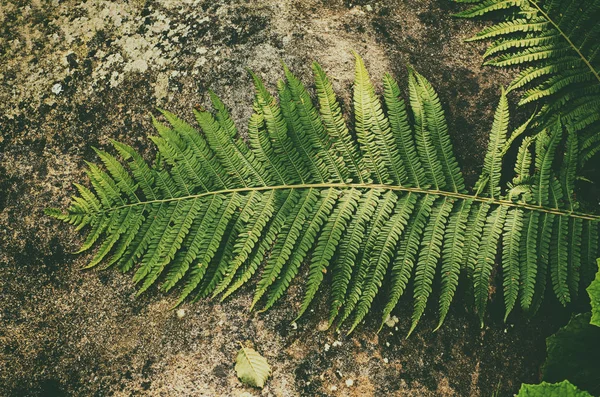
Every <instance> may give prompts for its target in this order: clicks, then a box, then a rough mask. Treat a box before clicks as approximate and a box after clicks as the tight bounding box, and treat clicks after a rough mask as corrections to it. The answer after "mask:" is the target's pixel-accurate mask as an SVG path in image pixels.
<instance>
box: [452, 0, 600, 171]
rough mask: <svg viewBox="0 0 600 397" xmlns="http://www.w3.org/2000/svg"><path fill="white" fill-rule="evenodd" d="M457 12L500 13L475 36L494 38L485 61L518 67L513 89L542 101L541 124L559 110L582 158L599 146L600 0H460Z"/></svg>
mask: <svg viewBox="0 0 600 397" xmlns="http://www.w3.org/2000/svg"><path fill="white" fill-rule="evenodd" d="M455 1H456V2H459V3H469V6H470V7H469V8H468V9H466V10H464V11H463V12H460V13H458V14H457V16H458V17H463V18H474V17H482V16H490V17H496V18H497V17H500V19H501V22H498V23H495V24H493V25H490V26H488V27H486V28H484V29H483V30H482V31H481V32H479V33H478V34H477V35H476V36H475V37H473V38H471V39H470V40H490V41H492V43H491V44H490V46H489V47H488V49H487V51H486V52H485V54H484V58H486V59H487V60H486V62H485V64H486V65H492V66H496V67H518V68H519V70H520V72H519V74H518V75H517V76H516V77H515V79H514V80H513V81H512V82H511V84H510V85H509V87H508V91H512V90H516V89H522V91H523V95H522V98H521V101H520V104H527V103H537V104H538V108H539V110H538V113H537V115H538V117H537V118H536V121H537V124H538V125H539V126H540V128H544V127H547V126H548V125H550V124H552V123H553V122H554V121H555V119H556V117H557V116H560V117H561V118H562V120H563V122H564V123H565V125H568V126H569V128H571V129H572V130H573V131H574V132H577V134H578V137H579V145H580V160H581V161H582V162H584V161H587V160H589V159H590V158H591V157H593V156H594V155H595V154H596V153H598V152H600V75H599V70H600V55H599V53H600V24H599V23H598V21H599V20H600V1H598V0H479V1H477V0H476V1H473V0H455Z"/></svg>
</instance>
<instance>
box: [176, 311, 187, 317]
mask: <svg viewBox="0 0 600 397" xmlns="http://www.w3.org/2000/svg"><path fill="white" fill-rule="evenodd" d="M183 316H185V310H184V309H178V310H177V318H183Z"/></svg>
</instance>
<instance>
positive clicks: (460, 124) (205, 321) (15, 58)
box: [0, 0, 564, 396]
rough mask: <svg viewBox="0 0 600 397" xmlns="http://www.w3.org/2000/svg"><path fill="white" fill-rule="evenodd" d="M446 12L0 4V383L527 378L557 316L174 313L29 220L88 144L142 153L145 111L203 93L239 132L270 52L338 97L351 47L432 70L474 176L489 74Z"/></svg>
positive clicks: (335, 383) (201, 385) (379, 69)
mask: <svg viewBox="0 0 600 397" xmlns="http://www.w3.org/2000/svg"><path fill="white" fill-rule="evenodd" d="M457 9H458V8H457V6H455V5H453V4H452V3H451V2H450V1H447V0H387V1H368V2H367V1H361V0H359V1H342V0H299V1H292V0H285V1H277V0H263V1H260V2H256V1H241V0H210V1H208V0H206V1H205V0H194V1H192V0H183V1H179V0H178V1H175V0H165V1H162V2H158V1H140V0H132V1H130V2H128V3H125V2H113V1H107V0H88V1H86V2H78V1H74V0H65V1H58V0H54V1H47V0H29V1H16V0H4V1H3V2H2V5H1V6H0V26H1V28H0V385H1V387H0V395H7V396H26V395H33V396H35V395H40V396H53V395H57V396H60V395H81V396H83V395H116V396H130V395H152V396H159V395H165V396H167V395H168V396H189V395H195V396H256V395H262V396H315V395H317V396H374V395H398V396H402V395H407V396H488V395H491V394H492V393H494V392H495V391H499V392H500V394H499V395H512V393H514V392H516V391H517V389H518V386H519V384H520V383H521V382H523V381H527V382H534V381H536V380H537V377H538V374H537V368H538V366H539V364H540V363H541V361H542V360H543V355H544V337H545V336H547V335H549V334H550V333H552V332H553V331H554V330H555V329H556V328H557V324H558V322H559V320H558V319H557V318H564V313H562V314H561V313H559V314H556V313H553V316H544V315H542V316H540V317H538V318H534V319H533V320H531V321H529V320H526V319H525V318H524V317H523V316H522V315H521V314H517V315H514V318H515V320H514V321H516V322H517V324H516V325H515V326H514V327H510V328H508V331H507V330H506V328H505V325H504V324H503V323H502V322H501V319H502V316H501V314H500V310H501V307H502V304H501V302H499V299H495V300H494V301H493V302H492V303H491V306H490V312H491V313H490V315H489V318H488V319H487V323H488V324H489V326H488V327H486V328H485V329H483V330H480V329H479V326H478V321H477V320H476V316H475V315H474V314H473V313H470V312H467V311H466V309H464V307H470V305H464V304H461V303H460V302H459V303H458V304H456V305H455V306H454V307H453V309H452V310H451V313H450V314H449V316H448V319H447V321H446V325H445V327H443V328H442V329H441V330H439V331H438V332H436V333H431V330H432V329H433V328H434V327H435V310H434V309H433V308H432V309H430V311H428V312H427V313H426V315H425V317H424V318H423V319H422V320H421V324H420V325H419V330H418V332H415V334H413V336H411V338H410V339H408V340H406V339H404V335H405V334H406V332H407V330H408V325H409V320H408V318H409V315H410V310H411V308H410V303H409V302H407V301H405V302H404V304H403V305H402V307H401V308H400V309H399V310H398V311H397V313H396V316H397V317H398V318H399V322H398V325H397V330H396V329H394V330H392V328H388V327H386V328H384V330H383V331H382V332H381V333H380V334H376V332H375V331H376V326H377V325H378V318H376V316H375V315H373V316H370V317H368V318H367V321H366V324H365V325H364V326H362V327H359V329H358V330H357V331H355V332H354V333H353V334H352V335H351V336H349V337H345V336H343V335H338V334H336V333H335V332H334V331H325V332H321V331H319V330H318V328H319V326H318V325H319V324H320V322H321V321H322V320H323V317H322V313H323V312H324V310H320V309H323V308H324V305H325V304H326V302H325V301H324V300H323V301H321V302H317V304H315V306H314V308H315V311H314V313H310V314H309V315H307V316H306V317H305V318H303V319H302V320H300V321H298V322H297V324H296V323H293V324H292V323H291V322H292V320H293V318H294V317H295V316H294V313H295V310H296V309H297V308H298V303H299V302H298V301H299V299H298V296H297V295H298V293H299V292H301V291H300V289H299V288H298V287H295V288H292V290H291V293H290V294H289V295H288V296H287V297H286V298H285V299H284V301H283V302H282V303H280V304H279V305H277V306H276V308H275V309H274V310H271V311H270V312H267V313H265V314H260V315H257V314H255V313H248V311H247V307H248V305H249V303H250V301H251V295H250V292H251V290H250V288H246V289H245V290H244V291H243V292H242V293H240V294H237V295H236V297H234V298H233V299H231V300H228V301H226V302H225V303H222V304H220V303H217V302H210V301H203V302H199V303H198V304H184V305H183V306H182V309H184V310H185V312H177V311H173V310H170V307H171V305H172V303H173V302H174V296H173V295H163V294H162V293H160V292H158V291H157V290H156V289H151V290H150V291H148V292H147V293H145V294H144V295H143V296H142V297H140V298H137V299H134V294H135V291H136V290H135V286H133V285H132V283H131V282H130V277H131V275H130V274H125V275H123V274H120V273H118V272H116V271H104V272H97V271H80V270H79V269H80V268H81V267H82V266H83V265H84V264H85V263H86V261H87V260H88V259H89V255H88V254H86V255H72V254H71V253H70V252H72V251H74V250H75V249H76V247H77V246H78V245H79V243H80V242H81V239H82V235H81V234H78V233H74V232H73V231H72V230H71V229H70V228H68V227H65V226H63V225H60V224H59V223H58V222H56V221H54V220H52V219H49V218H48V217H46V216H44V215H43V210H44V208H45V207H48V206H53V207H65V206H66V205H67V204H68V203H69V196H70V195H72V194H74V188H73V185H72V184H73V182H80V181H85V180H86V177H85V174H84V169H85V167H84V166H85V163H84V160H95V158H96V157H95V154H94V152H93V150H92V146H95V147H99V148H107V147H108V145H109V140H110V139H116V140H120V141H124V142H126V143H128V144H130V145H132V146H134V147H136V148H139V150H140V151H141V152H142V153H144V154H145V155H146V156H150V155H151V154H152V151H153V149H152V145H151V144H150V141H149V140H148V139H147V135H148V134H150V133H152V126H151V120H150V114H157V112H156V111H155V109H156V107H162V108H165V109H168V110H170V111H172V112H175V113H177V114H180V115H182V116H184V117H185V118H187V119H191V109H192V107H193V106H194V105H196V104H205V103H206V99H207V89H212V90H214V91H216V92H217V93H218V94H219V95H221V96H222V98H223V100H224V101H225V102H226V103H227V104H228V105H229V106H231V107H232V108H233V115H234V117H235V119H236V121H237V122H238V126H239V128H240V130H241V132H242V133H244V131H245V124H246V122H247V120H248V118H249V116H250V113H251V103H252V95H253V94H252V89H251V83H250V80H249V78H248V75H247V73H246V71H245V69H246V68H250V69H252V70H254V71H255V72H257V73H258V74H259V75H260V76H261V77H262V78H263V79H264V80H265V81H266V83H267V84H268V86H269V87H270V88H271V89H273V87H274V86H275V83H276V81H277V79H279V78H281V77H282V71H281V68H280V61H281V60H283V61H285V62H286V63H287V64H288V65H289V66H290V68H291V69H292V70H294V71H295V72H296V73H298V74H299V75H300V76H301V77H302V78H303V79H304V80H305V81H306V82H310V81H311V79H310V76H309V71H310V67H309V66H310V62H311V61H312V60H318V61H319V62H320V63H321V64H322V65H323V67H324V68H325V69H326V70H327V71H328V72H329V74H330V76H331V77H333V78H334V85H335V89H336V90H337V91H338V93H339V95H340V97H341V98H342V99H343V100H344V104H345V109H346V110H348V109H350V102H349V99H350V95H351V80H352V77H353V65H352V55H351V50H352V49H354V50H356V51H357V52H359V53H360V54H361V55H362V56H363V57H364V59H365V60H366V63H367V67H368V68H369V70H370V72H371V73H372V75H373V76H375V77H376V78H377V79H379V78H380V76H381V75H382V74H383V73H384V72H385V71H390V72H392V74H394V75H396V76H397V77H398V78H399V79H400V81H402V82H403V81H404V80H403V79H404V78H405V77H406V67H405V66H406V64H412V65H413V66H414V67H415V68H416V69H417V70H419V71H420V72H421V73H422V74H423V75H425V76H426V77H427V78H428V79H430V81H431V82H432V83H433V85H434V86H435V87H436V89H437V90H438V92H439V94H440V97H441V100H442V103H443V104H444V107H445V110H446V113H447V116H448V119H449V124H450V133H451V136H452V140H453V142H454V144H455V146H456V151H457V156H458V159H459V162H460V163H461V164H462V166H463V167H464V169H465V172H466V176H467V180H468V181H469V182H473V179H474V175H475V173H476V172H477V170H478V167H480V165H481V163H482V160H483V154H484V153H483V151H484V147H485V142H486V140H487V131H488V130H489V127H490V125H491V122H492V113H493V108H494V107H495V103H496V101H497V95H498V91H499V85H500V84H502V83H506V82H507V76H505V75H503V74H499V72H498V71H496V70H492V69H489V68H482V67H481V66H480V63H481V54H482V50H483V47H481V46H478V45H472V44H464V43H463V39H465V38H467V37H469V36H470V35H472V34H473V33H474V32H475V31H476V29H477V28H478V26H476V25H475V24H474V23H472V22H465V21H461V20H455V19H452V18H451V16H450V15H451V13H452V12H455V11H456V10H457ZM519 117H522V115H521V116H519ZM463 292H464V291H459V299H463V301H464V300H466V299H465V298H464V297H463V296H462V294H463ZM181 313H183V314H184V315H181ZM561 316H562V317H561ZM291 324H292V325H291ZM398 328H399V329H398ZM245 340H250V341H252V342H253V343H254V345H255V346H256V347H257V350H258V351H259V352H260V353H261V354H263V355H264V356H265V357H266V358H267V359H268V360H269V362H270V363H271V365H272V367H273V377H272V379H271V380H270V381H269V382H268V384H267V387H265V389H263V390H262V391H259V390H255V389H251V388H246V387H244V386H242V385H241V384H240V382H239V381H238V380H237V378H236V376H235V373H234V370H233V363H234V359H235V352H236V351H237V349H238V346H239V344H238V342H241V341H245ZM338 341H339V342H338ZM334 342H336V343H334ZM341 342H343V343H341ZM326 344H327V345H328V346H331V348H330V349H324V348H323V346H325V345H326ZM383 357H385V359H384V358H383ZM346 379H352V380H353V385H352V387H351V388H350V387H346V384H347V381H346Z"/></svg>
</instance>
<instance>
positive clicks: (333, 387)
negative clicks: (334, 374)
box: [329, 385, 337, 391]
mask: <svg viewBox="0 0 600 397" xmlns="http://www.w3.org/2000/svg"><path fill="white" fill-rule="evenodd" d="M329 390H331V391H337V386H336V385H333V386H331V387H330V388H329Z"/></svg>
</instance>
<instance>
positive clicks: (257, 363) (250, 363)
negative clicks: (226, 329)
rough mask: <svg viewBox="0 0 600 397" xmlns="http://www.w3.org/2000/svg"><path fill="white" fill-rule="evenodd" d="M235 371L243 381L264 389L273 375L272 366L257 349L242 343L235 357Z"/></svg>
mask: <svg viewBox="0 0 600 397" xmlns="http://www.w3.org/2000/svg"><path fill="white" fill-rule="evenodd" d="M235 372H236V374H237V376H238V378H240V380H241V381H242V383H244V384H246V385H249V386H254V387H258V388H261V389H262V388H263V387H265V382H266V381H267V379H269V376H270V375H271V367H270V366H269V363H268V362H267V359H266V358H264V357H263V356H261V355H260V354H258V352H257V351H256V350H254V349H251V348H249V347H245V346H244V345H242V346H241V348H240V350H239V351H238V353H237V357H236V359H235Z"/></svg>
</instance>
